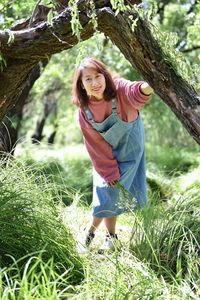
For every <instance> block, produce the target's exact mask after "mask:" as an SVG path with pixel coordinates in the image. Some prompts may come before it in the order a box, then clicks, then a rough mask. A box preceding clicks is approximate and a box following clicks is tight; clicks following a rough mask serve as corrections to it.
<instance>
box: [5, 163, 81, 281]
mask: <svg viewBox="0 0 200 300" xmlns="http://www.w3.org/2000/svg"><path fill="white" fill-rule="evenodd" d="M0 187H1V194H0V206H1V210H0V266H2V267H5V266H9V264H10V263H11V261H12V257H14V259H15V260H20V263H21V264H22V265H24V264H25V263H26V259H25V260H23V259H22V257H26V256H27V255H28V256H29V255H30V254H31V253H35V252H37V251H40V255H41V256H42V259H43V261H44V262H46V261H48V260H49V259H50V258H51V257H54V259H55V263H56V264H57V266H58V272H59V269H60V272H61V273H62V269H63V267H64V268H67V269H68V270H70V276H71V277H70V280H69V282H70V281H71V282H79V281H80V280H81V278H82V277H83V271H82V262H81V259H80V258H79V256H78V255H77V253H76V250H75V241H74V239H73V236H72V234H71V232H70V231H69V229H68V228H67V227H66V226H65V225H64V224H63V223H62V219H61V217H60V209H61V206H60V205H59V204H58V203H59V201H58V199H59V196H58V195H57V196H58V197H57V205H55V201H54V199H53V197H55V194H56V190H55V188H54V186H52V185H51V186H50V185H49V184H48V182H46V178H45V177H44V176H40V177H39V176H37V177H36V176H35V174H34V173H31V170H30V168H29V169H28V170H27V168H26V167H24V165H23V164H20V163H19V162H17V163H16V162H15V161H10V163H9V164H8V165H7V167H3V166H2V168H1V175H0Z"/></svg>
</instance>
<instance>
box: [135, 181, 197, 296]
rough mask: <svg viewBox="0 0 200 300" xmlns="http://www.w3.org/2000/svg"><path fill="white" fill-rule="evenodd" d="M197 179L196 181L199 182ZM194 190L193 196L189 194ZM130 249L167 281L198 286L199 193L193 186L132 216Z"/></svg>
mask: <svg viewBox="0 0 200 300" xmlns="http://www.w3.org/2000/svg"><path fill="white" fill-rule="evenodd" d="M198 180H199V179H198ZM192 191H194V193H192ZM131 241H132V242H131V249H132V251H133V253H134V254H135V255H136V256H137V257H138V258H139V259H141V260H143V261H145V262H146V263H148V264H149V265H150V266H151V268H152V269H154V270H156V272H157V274H158V276H164V277H165V278H166V280H168V281H169V282H173V281H174V280H176V281H179V282H182V281H187V282H188V284H190V285H191V286H192V287H193V289H195V290H198V286H199V285H200V194H199V193H198V194H196V190H195V189H194V186H193V187H192V189H189V190H188V191H187V193H185V194H184V196H183V195H181V194H178V193H176V194H174V196H173V197H171V199H168V203H164V204H160V205H159V206H158V205H155V204H151V203H150V205H149V206H148V207H147V208H145V209H143V210H142V211H141V212H138V213H136V214H135V221H134V224H133V232H132V237H131Z"/></svg>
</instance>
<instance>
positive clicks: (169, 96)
mask: <svg viewBox="0 0 200 300" xmlns="http://www.w3.org/2000/svg"><path fill="white" fill-rule="evenodd" d="M94 2H95V5H96V9H97V10H96V13H97V18H98V24H99V30H100V31H102V32H104V33H105V34H106V36H108V37H109V38H110V39H111V40H112V41H113V42H114V43H115V44H116V45H117V46H118V47H119V49H120V50H121V52H122V53H123V54H124V55H125V57H126V58H127V59H128V60H129V61H130V63H131V64H132V65H133V66H134V67H135V68H136V69H137V70H138V71H139V72H140V73H141V74H142V76H143V77H144V79H145V80H147V81H148V82H149V83H150V85H151V86H152V87H153V88H154V90H155V92H156V93H157V94H158V95H159V96H160V97H161V98H162V99H163V101H164V102H165V103H167V105H168V106H169V107H170V108H171V110H172V111H173V112H174V113H175V114H176V116H177V117H178V118H179V120H180V121H181V122H182V124H183V125H184V127H185V128H186V129H187V130H188V132H189V134H190V135H191V136H192V137H193V138H194V139H195V140H196V141H197V142H198V143H199V144H200V98H199V96H198V95H197V93H196V91H195V90H194V88H193V87H192V86H191V85H189V84H188V83H187V82H186V81H185V80H184V79H183V78H181V76H179V75H177V74H176V72H175V70H174V69H173V67H172V65H171V63H170V62H169V60H168V59H167V57H166V56H165V54H164V53H163V51H162V49H161V47H160V45H159V44H158V42H157V41H156V40H155V39H154V37H153V36H152V34H151V32H150V30H149V27H148V24H147V22H146V21H144V20H141V19H140V18H139V16H138V15H137V14H136V13H133V12H130V13H129V14H128V13H118V14H117V15H115V12H113V11H112V9H111V8H110V7H111V5H110V2H109V1H107V0H98V1H97V0H95V1H94ZM131 2H133V1H131ZM136 2H138V1H136ZM88 5H89V4H88V1H83V0H80V1H79V2H78V6H79V7H78V9H79V19H80V22H81V24H82V27H83V30H82V32H81V38H82V40H86V39H88V38H90V37H91V36H92V35H93V32H94V30H93V27H92V24H91V23H89V21H90V13H89V11H90V9H89V8H88ZM130 15H131V16H132V17H133V19H135V20H136V19H137V18H138V21H137V23H136V26H135V30H134V32H133V31H132V30H131V24H130V20H129V18H128V17H129V16H130ZM70 20H71V16H70V9H66V10H64V11H63V12H62V13H61V14H60V15H59V16H57V17H56V18H54V19H53V21H52V24H48V23H46V22H44V23H41V24H40V25H38V26H37V27H35V28H30V29H26V30H21V31H16V32H13V35H14V42H13V43H12V44H11V45H8V44H7V41H8V32H1V33H0V42H1V46H0V51H1V53H2V55H3V57H4V59H5V60H6V62H7V66H6V68H4V71H3V72H2V73H1V75H0V118H2V117H3V116H4V115H5V113H6V111H8V109H9V108H10V107H11V106H12V105H13V104H14V103H15V100H16V96H17V95H18V93H19V92H20V91H21V89H22V87H23V84H24V82H25V80H26V77H27V75H28V74H29V72H30V70H31V69H32V68H33V66H34V65H35V64H36V63H37V62H38V61H39V60H40V59H42V58H44V57H47V56H49V55H51V54H53V53H58V52H61V51H62V50H64V49H69V48H71V47H73V46H74V45H75V44H77V43H78V40H77V38H76V36H75V35H74V34H73V33H72V30H71V24H70Z"/></svg>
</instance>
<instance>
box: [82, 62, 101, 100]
mask: <svg viewBox="0 0 200 300" xmlns="http://www.w3.org/2000/svg"><path fill="white" fill-rule="evenodd" d="M82 84H83V88H84V89H85V90H86V93H87V95H88V96H89V97H90V96H94V97H95V98H96V99H97V100H101V99H103V96H104V91H105V88H106V80H105V76H104V75H103V74H102V73H99V72H98V71H97V70H96V68H95V66H93V65H91V66H88V67H85V68H84V69H83V71H82Z"/></svg>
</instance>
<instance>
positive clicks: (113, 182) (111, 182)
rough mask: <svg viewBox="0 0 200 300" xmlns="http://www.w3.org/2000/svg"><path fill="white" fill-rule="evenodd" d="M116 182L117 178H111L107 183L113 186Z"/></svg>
mask: <svg viewBox="0 0 200 300" xmlns="http://www.w3.org/2000/svg"><path fill="white" fill-rule="evenodd" d="M116 182H117V180H111V181H109V182H108V185H109V186H110V187H114V185H115V183H116Z"/></svg>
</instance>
